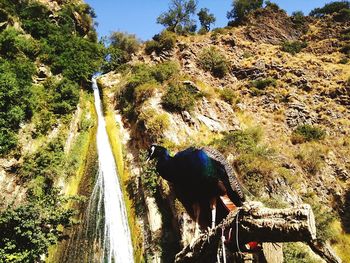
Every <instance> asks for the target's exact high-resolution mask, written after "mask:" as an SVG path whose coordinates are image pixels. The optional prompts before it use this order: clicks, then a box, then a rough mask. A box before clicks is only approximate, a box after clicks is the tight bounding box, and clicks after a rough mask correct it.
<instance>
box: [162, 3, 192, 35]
mask: <svg viewBox="0 0 350 263" xmlns="http://www.w3.org/2000/svg"><path fill="white" fill-rule="evenodd" d="M196 8H197V2H196V1H195V0H172V1H171V4H170V6H169V10H168V11H167V12H164V13H162V14H161V15H160V16H159V17H158V18H157V23H158V24H161V25H163V26H165V27H167V30H169V31H172V32H175V33H179V34H183V33H187V32H194V31H195V30H196V23H195V21H194V20H193V19H192V18H191V17H192V15H194V14H195V12H196Z"/></svg>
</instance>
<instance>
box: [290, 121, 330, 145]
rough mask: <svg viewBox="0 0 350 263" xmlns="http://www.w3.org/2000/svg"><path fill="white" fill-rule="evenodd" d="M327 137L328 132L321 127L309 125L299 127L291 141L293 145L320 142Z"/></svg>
mask: <svg viewBox="0 0 350 263" xmlns="http://www.w3.org/2000/svg"><path fill="white" fill-rule="evenodd" d="M325 136H326V132H325V131H324V130H322V129H320V128H319V127H315V126H312V125H309V124H305V125H299V126H298V127H297V128H296V129H295V131H294V132H293V134H292V138H291V141H292V143H293V144H296V143H304V142H309V141H318V140H321V139H323V138H324V137H325Z"/></svg>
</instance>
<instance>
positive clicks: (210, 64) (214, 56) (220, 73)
mask: <svg viewBox="0 0 350 263" xmlns="http://www.w3.org/2000/svg"><path fill="white" fill-rule="evenodd" d="M198 64H199V66H200V67H201V68H202V69H204V70H206V71H209V72H211V73H212V74H213V76H215V77H218V78H223V77H224V76H225V75H226V73H227V72H228V61H227V60H226V58H225V56H224V55H223V54H222V53H221V52H220V51H219V50H217V49H216V48H215V47H210V48H207V49H205V50H203V51H202V52H201V53H200V55H199V59H198Z"/></svg>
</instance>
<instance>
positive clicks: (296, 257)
mask: <svg viewBox="0 0 350 263" xmlns="http://www.w3.org/2000/svg"><path fill="white" fill-rule="evenodd" d="M283 257H284V262H286V263H318V262H319V261H318V260H317V259H314V258H313V257H312V256H311V255H310V252H309V249H308V248H307V247H306V246H305V245H303V244H302V243H284V244H283Z"/></svg>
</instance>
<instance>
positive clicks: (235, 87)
mask: <svg viewBox="0 0 350 263" xmlns="http://www.w3.org/2000/svg"><path fill="white" fill-rule="evenodd" d="M306 20H307V21H306V25H305V26H306V29H307V28H309V31H307V30H306V31H307V32H306V31H304V29H305V28H303V30H300V29H297V28H296V27H295V24H294V22H293V20H292V19H291V18H290V17H288V16H287V14H286V13H285V12H283V11H281V10H274V9H273V8H272V7H270V8H268V9H265V10H259V11H257V12H255V13H253V14H252V15H251V16H250V17H249V20H248V21H247V23H246V24H245V25H243V26H239V27H233V28H226V29H224V30H222V33H208V34H207V35H204V36H187V37H185V36H181V37H178V39H177V43H176V46H175V48H174V49H173V50H171V51H169V52H165V53H164V54H162V55H160V56H159V55H156V54H151V55H146V54H143V53H142V52H141V53H140V54H138V57H135V58H134V61H132V63H138V62H143V63H146V64H150V65H154V64H158V63H162V62H163V61H167V60H172V61H175V62H177V63H178V64H179V65H180V67H181V70H180V73H179V75H180V77H179V76H176V77H175V78H174V79H175V80H176V79H177V77H179V83H180V84H181V85H185V86H186V87H187V88H188V89H189V90H191V91H192V92H193V93H194V94H196V96H198V97H196V102H195V106H194V108H193V109H192V110H188V111H181V112H171V111H167V110H166V109H164V108H163V107H162V103H161V100H162V95H163V94H164V91H165V90H166V88H167V85H168V83H167V82H165V83H163V84H161V87H160V88H158V89H157V91H156V92H154V93H153V94H152V95H151V96H150V98H147V100H146V102H145V103H144V104H142V105H137V107H135V111H145V110H150V109H151V110H152V112H153V113H154V114H157V115H162V114H163V116H167V118H168V120H169V127H168V128H167V129H165V130H164V131H162V134H161V135H159V137H161V138H160V140H159V142H160V143H162V144H164V145H166V146H167V147H170V149H171V150H173V152H176V151H177V150H182V149H184V148H186V147H188V146H192V145H196V146H197V145H199V146H202V145H205V144H210V143H213V141H215V140H216V139H220V138H222V137H223V136H224V135H225V134H227V133H230V132H232V131H242V132H243V133H244V132H252V130H254V128H256V127H260V128H261V129H262V130H263V131H264V132H263V133H264V135H263V136H262V137H263V139H262V141H261V142H260V143H258V145H257V147H256V148H254V150H251V148H249V147H247V149H246V148H244V147H243V148H244V150H241V151H239V150H237V149H233V150H232V152H230V153H228V156H227V157H229V158H228V159H229V161H230V162H231V163H233V164H236V168H237V171H238V172H239V176H240V178H241V179H242V182H243V185H245V187H246V188H247V189H248V188H249V189H248V190H250V191H251V192H254V190H257V191H256V192H254V193H256V194H255V196H250V198H252V199H254V200H255V199H262V200H264V201H266V202H267V203H268V205H267V204H266V206H269V205H271V206H273V205H277V206H279V205H283V206H294V205H298V204H300V203H302V201H303V200H305V199H307V198H309V196H314V197H315V198H314V200H313V201H312V202H314V203H313V205H316V206H317V207H319V206H320V207H322V209H320V210H322V211H317V212H320V213H321V214H322V213H326V214H329V213H330V211H331V212H334V213H337V212H338V211H342V209H343V208H342V202H341V201H339V202H335V201H334V200H344V198H345V193H346V192H347V191H346V189H347V188H348V185H347V181H348V180H349V176H350V170H349V169H350V162H349V158H348V156H349V155H350V152H349V149H348V146H349V141H348V136H349V135H350V132H349V131H350V123H349V121H348V119H350V112H349V87H348V84H347V78H348V74H349V70H348V65H343V64H341V63H338V62H339V58H340V57H339V56H340V55H339V53H338V50H339V45H338V46H337V44H336V43H331V40H329V39H327V40H325V39H322V37H321V36H323V37H324V38H328V36H327V34H326V33H325V32H327V31H332V28H331V27H330V28H326V26H325V24H326V23H328V21H329V20H328V18H325V20H316V19H311V18H306ZM335 27H336V29H335V30H336V31H337V32H338V33H340V31H338V30H340V27H342V25H339V24H336V26H335ZM318 29H319V30H320V31H318ZM305 32H306V33H305ZM330 36H333V37H336V34H335V33H334V32H332V33H330ZM286 40H287V41H290V40H300V41H304V40H307V41H308V44H309V46H308V47H307V48H305V49H303V50H302V51H301V52H300V53H299V54H296V55H291V54H289V53H286V52H283V51H282V50H281V45H280V44H281V42H283V41H286ZM324 40H325V41H324ZM327 41H328V42H327ZM332 41H333V40H332ZM326 42H327V43H331V47H330V48H329V49H328V48H327V50H326V49H324V50H322V49H321V47H322V46H323V47H326V46H327V45H328V44H326ZM208 47H215V48H216V49H217V51H218V52H221V53H222V54H224V56H225V58H226V59H227V60H228V64H229V67H228V68H229V70H228V71H229V73H228V74H226V75H225V76H224V77H222V78H217V77H215V76H213V75H212V74H211V73H210V72H208V71H205V70H204V69H202V68H200V67H199V63H198V61H199V59H200V58H199V57H200V56H199V54H200V53H201V51H202V50H203V49H205V48H208ZM132 63H131V64H132ZM124 77H125V76H123V75H120V74H119V75H118V74H115V73H113V72H112V73H108V74H106V75H105V76H103V77H102V79H104V80H103V81H104V86H106V87H107V88H108V89H109V90H115V91H117V90H118V89H119V88H120V87H121V86H122V84H123V81H124V80H125V79H124ZM174 79H172V80H171V81H173V80H174ZM266 79H268V80H271V79H274V80H275V81H273V82H274V83H272V84H267V86H266V87H261V88H259V89H258V88H256V87H255V86H254V85H255V84H256V83H257V81H260V82H262V83H264V81H266ZM169 82H170V81H169ZM267 82H269V81H267ZM254 88H255V89H254ZM228 90H229V91H231V92H227V91H228ZM225 92H227V93H225ZM112 97H113V96H112ZM114 103H115V102H114ZM116 110H117V111H118V110H121V109H119V108H118V107H117V106H116ZM122 120H123V124H124V126H125V127H126V128H127V129H128V130H129V131H130V141H129V143H128V144H127V147H126V148H127V151H130V152H132V154H133V155H134V156H137V153H138V151H139V150H140V149H143V150H145V149H146V148H147V147H148V146H149V144H150V143H153V142H154V141H152V139H151V137H150V133H149V129H150V128H149V127H150V126H145V125H143V126H142V125H138V124H140V123H141V121H140V120H138V119H136V120H129V119H128V118H127V117H126V116H123V118H122ZM304 124H309V125H311V126H315V127H318V128H320V129H322V130H323V131H325V133H326V134H327V135H326V137H325V138H324V139H322V140H312V141H309V142H303V143H300V144H292V136H291V134H293V131H294V130H295V129H296V127H298V126H299V125H304ZM140 126H142V127H141V128H140ZM239 134H240V133H239ZM244 134H245V133H244ZM235 140H237V141H235ZM230 143H237V145H238V146H237V148H239V146H242V145H241V144H243V146H246V145H245V144H248V146H251V145H250V144H249V143H251V142H250V141H249V139H247V138H245V137H243V138H232V139H231V141H230ZM223 147H225V146H223ZM236 151H237V152H236ZM135 160H136V161H135V163H134V165H135V166H137V167H139V168H142V167H143V166H144V164H142V163H138V161H137V158H136V157H135ZM242 163H243V164H242ZM275 165H277V166H278V167H277V168H276V167H275ZM239 168H242V170H243V172H241V171H240V170H239ZM244 169H246V170H244ZM247 170H248V171H247ZM310 171H311V172H310ZM164 184H165V185H167V184H166V183H164V182H162V183H159V191H160V195H161V197H162V198H161V200H159V199H156V201H157V202H156V203H153V204H152V205H149V204H150V202H149V199H147V200H148V201H147V203H148V205H147V206H148V207H150V206H153V209H155V207H156V206H158V208H159V209H162V208H163V209H165V210H166V211H167V212H168V213H167V214H166V216H169V217H170V219H169V218H168V217H166V219H167V220H164V221H161V222H159V221H158V220H159V217H157V216H159V215H157V212H154V216H156V217H157V218H153V219H152V217H151V216H149V215H146V216H147V220H154V222H152V224H150V226H149V228H150V229H151V230H150V229H148V230H149V231H150V233H151V234H150V235H152V234H153V235H154V236H157V237H158V236H159V235H161V234H160V233H159V232H162V231H163V235H164V236H166V237H168V235H169V236H170V234H169V233H170V232H172V234H173V235H175V236H176V235H179V238H178V240H177V241H176V242H175V243H176V244H177V245H178V246H179V247H181V246H185V245H186V244H188V243H189V242H190V241H191V235H192V234H193V220H192V219H191V218H190V217H189V215H188V214H187V213H186V212H185V211H184V210H183V209H181V207H180V208H179V207H178V204H177V203H176V201H174V200H175V198H170V197H169V196H171V186H168V187H169V188H166V187H165V188H166V190H165V189H164ZM169 189H170V190H169ZM168 191H170V194H169V192H168ZM316 197H317V198H316ZM158 198H159V196H158ZM308 200H309V199H308ZM160 201H161V202H160ZM310 202H311V201H310ZM335 203H337V204H335ZM154 211H155V210H154ZM150 213H153V212H150ZM147 220H146V221H147ZM146 221H145V222H146ZM169 221H170V223H169ZM155 225H156V227H155ZM159 225H161V226H159ZM169 225H170V226H169ZM144 227H145V228H147V223H146V224H145V225H144ZM329 227H330V228H331V226H329ZM159 228H160V229H161V231H159ZM169 228H170V229H171V230H169ZM321 231H322V230H321ZM174 233H176V234H174ZM337 242H338V241H335V243H337ZM337 244H338V243H337ZM349 249H350V248H349ZM169 253H170V252H169ZM171 253H173V251H172V252H171ZM171 253H170V254H171ZM157 255H160V254H157ZM159 257H161V256H159ZM156 260H160V259H159V258H158V259H154V261H153V262H156Z"/></svg>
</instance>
